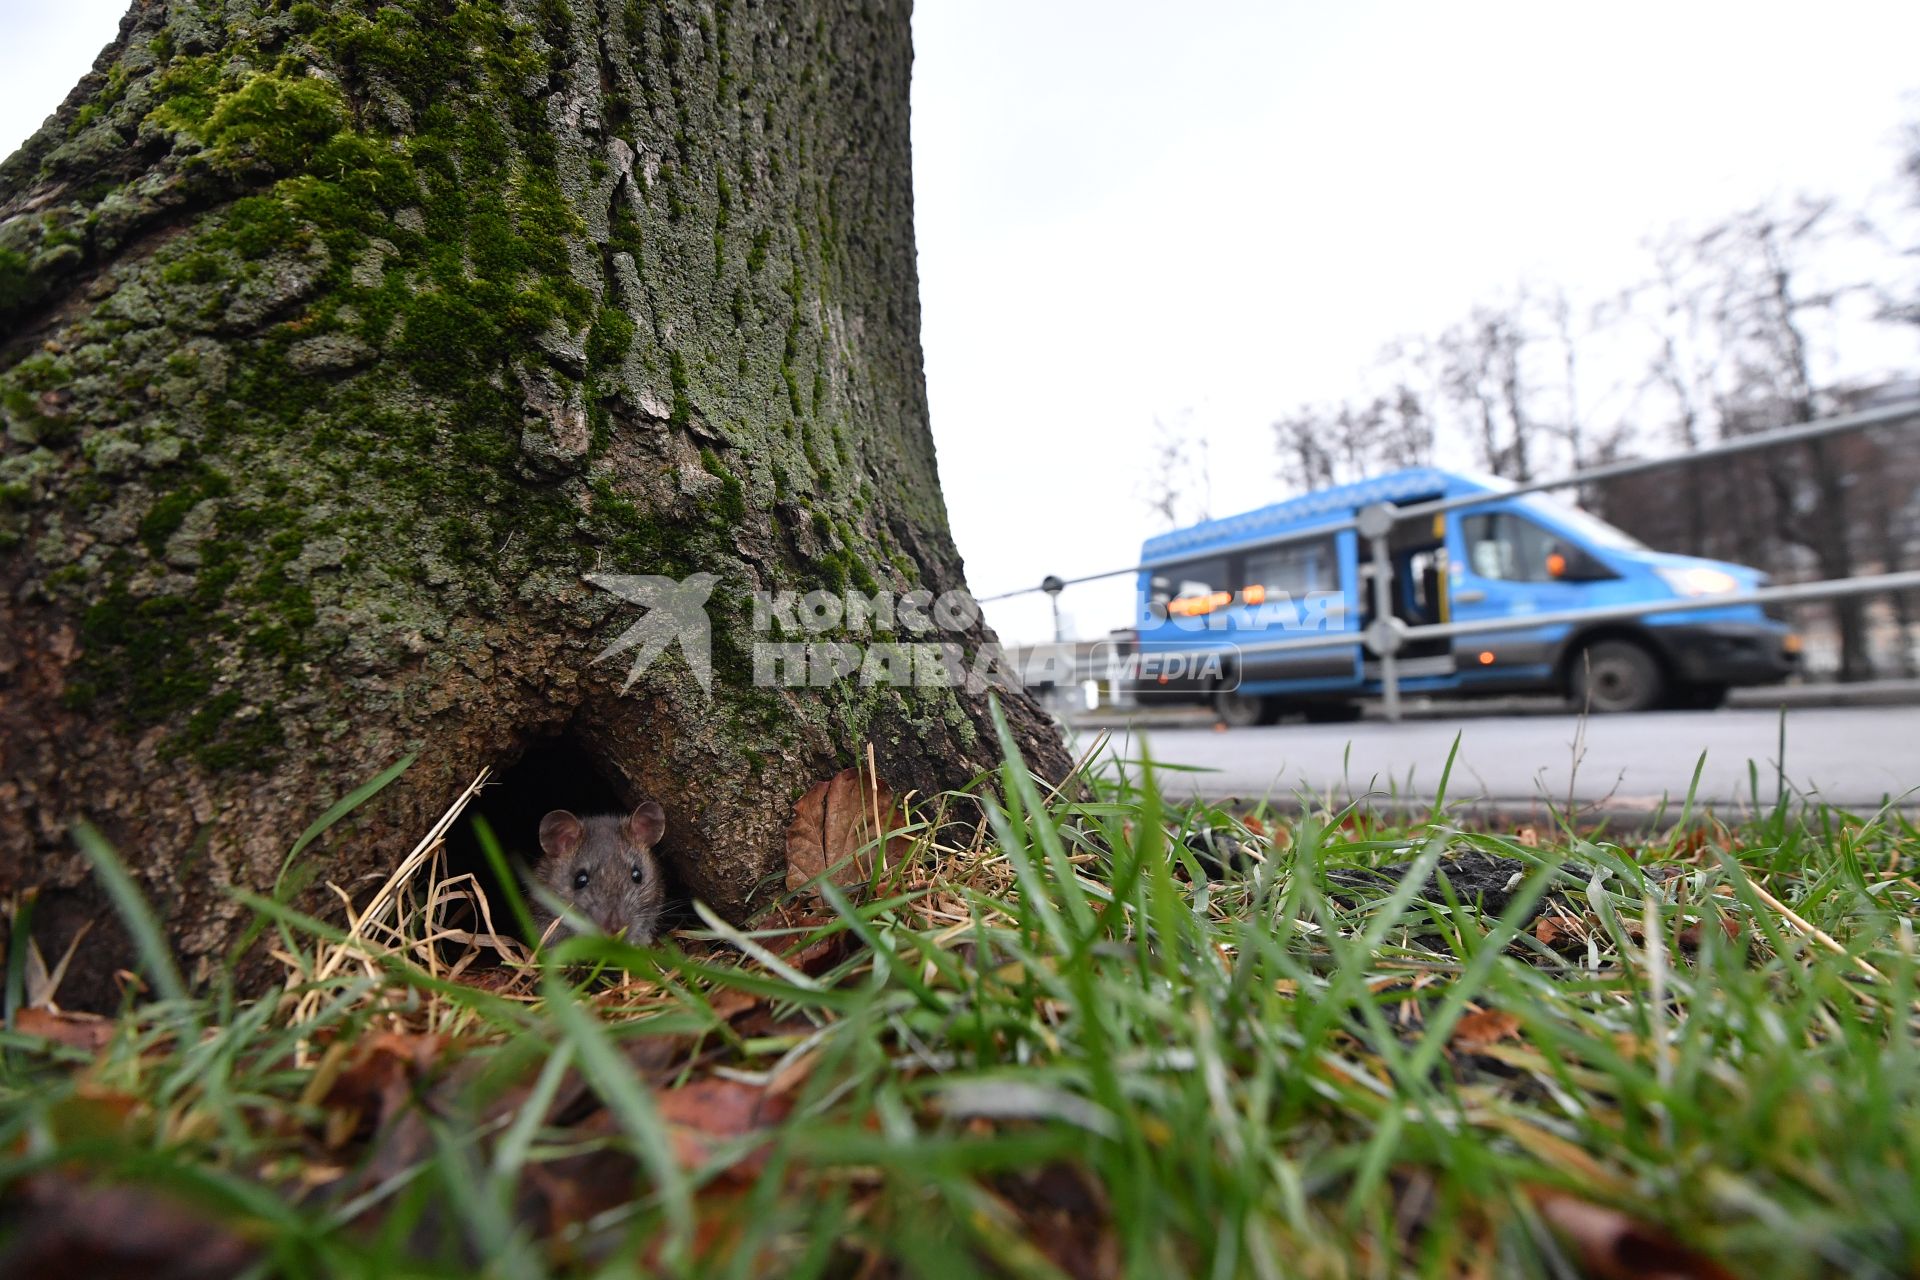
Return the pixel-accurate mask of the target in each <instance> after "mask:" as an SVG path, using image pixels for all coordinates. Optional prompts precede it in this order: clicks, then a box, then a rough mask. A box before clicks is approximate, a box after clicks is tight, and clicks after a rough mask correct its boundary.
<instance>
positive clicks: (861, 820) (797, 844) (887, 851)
mask: <svg viewBox="0 0 1920 1280" xmlns="http://www.w3.org/2000/svg"><path fill="white" fill-rule="evenodd" d="M876 821H877V822H878V823H879V824H880V825H879V827H878V828H877V829H876V827H875V825H874V824H875V822H876ZM905 822H906V818H905V815H904V814H903V813H902V812H901V811H900V807H899V805H898V803H897V802H896V801H895V799H894V794H893V790H892V788H890V787H888V786H887V784H886V783H884V782H881V781H880V780H878V779H876V778H871V777H869V776H868V775H867V774H865V773H864V772H863V771H861V770H860V769H842V770H841V771H840V772H839V773H836V774H835V775H834V776H833V777H831V778H829V779H827V780H826V781H825V782H816V783H815V784H814V785H813V786H812V787H810V788H809V789H808V790H807V793H806V794H805V795H803V796H801V797H800V799H799V801H798V802H797V803H796V804H795V805H794V809H793V820H792V821H791V822H790V823H788V824H787V888H789V889H802V888H805V887H806V886H807V885H809V884H812V883H814V882H815V881H817V880H819V879H820V878H821V877H822V876H827V877H828V878H830V879H831V880H832V881H833V883H834V884H837V885H840V886H842V887H843V888H847V887H852V886H854V885H858V884H861V883H864V882H865V881H866V880H867V878H868V877H869V876H870V875H871V874H872V872H873V856H874V853H875V851H876V848H879V850H880V852H881V853H882V865H883V866H885V867H892V866H896V865H898V864H899V863H900V862H901V861H903V860H904V859H905V858H906V856H907V850H908V848H909V847H910V844H911V842H910V841H909V840H908V839H907V838H906V837H905V836H903V835H900V834H898V832H899V829H900V828H901V827H902V826H904V825H905ZM881 832H884V833H886V839H885V840H884V841H881V840H880V839H879V836H880V834H881Z"/></svg>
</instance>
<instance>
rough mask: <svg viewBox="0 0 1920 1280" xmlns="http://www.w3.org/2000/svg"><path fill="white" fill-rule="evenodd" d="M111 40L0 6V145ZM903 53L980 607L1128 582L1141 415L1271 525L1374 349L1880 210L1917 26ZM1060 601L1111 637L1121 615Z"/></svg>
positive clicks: (1916, 85)
mask: <svg viewBox="0 0 1920 1280" xmlns="http://www.w3.org/2000/svg"><path fill="white" fill-rule="evenodd" d="M124 9H125V4H124V3H123V2H122V0H60V2H59V3H57V4H56V3H45V2H43V0H0V15H3V23H0V149H4V150H7V151H11V150H12V148H13V146H14V145H17V143H18V142H19V141H21V140H23V139H24V138H25V137H26V136H27V135H28V134H30V133H31V132H32V131H33V129H34V128H36V127H37V126H38V124H39V123H40V121H41V120H42V119H43V118H44V117H45V116H46V115H47V113H48V112H49V111H51V110H52V108H53V107H54V105H55V104H56V103H57V102H58V101H59V100H60V98H61V97H62V96H64V94H65V93H66V91H67V90H68V89H69V88H70V87H71V86H72V84H73V82H74V81H75V80H76V79H77V78H78V77H79V76H80V75H81V74H82V73H83V72H84V71H85V70H86V68H87V67H88V66H89V65H90V64H91V63H92V61H93V58H94V56H95V55H96V54H97V53H98V52H99V49H100V47H101V46H102V45H103V44H104V43H105V42H106V41H107V40H108V39H109V38H111V36H112V34H113V31H114V28H115V25H116V24H117V22H118V20H119V17H120V14H121V13H122V12H123V11H124ZM914 45H915V64H914V82H913V142H914V189H915V203H916V208H915V217H916V222H917V230H918V236H919V246H920V272H921V291H922V300H923V315H924V323H925V329H924V340H925V347H926V363H927V378H928V385H929V391H930V394H931V397H932V407H933V428H934V436H935V439H936V441H937V443H938V445H939V449H940V468H941V479H942V485H943V488H944V490H945V493H946V498H947V505H948V510H949V511H950V513H951V515H952V518H953V524H954V532H955V535H956V537H957V538H958V539H959V543H960V549H961V551H962V553H963V554H964V555H965V556H966V558H967V567H968V576H969V578H970V579H971V581H972V584H973V586H974V587H975V589H976V590H978V591H980V592H983V593H988V592H993V591H996V590H1002V589H1006V588H1010V587H1015V586H1024V585H1027V584H1029V583H1032V582H1034V581H1037V580H1038V579H1039V578H1040V577H1041V576H1042V575H1043V574H1046V573H1050V572H1051V573H1060V574H1064V575H1072V574H1077V573H1084V572H1091V571H1095V570H1098V569H1105V568H1110V567H1113V566H1115V565H1119V564H1125V563H1127V562H1129V561H1130V560H1131V558H1132V557H1133V555H1134V553H1135V552H1136V551H1137V549H1138V546H1139V543H1140V541H1141V539H1142V538H1143V537H1144V536H1145V535H1146V534H1147V533H1149V532H1153V531H1154V527H1153V525H1152V522H1151V520H1150V518H1149V516H1148V513H1147V511H1146V509H1145V506H1144V504H1143V502H1142V500H1141V497H1140V487H1141V482H1142V477H1143V474H1144V472H1145V471H1146V469H1147V466H1148V460H1147V450H1148V446H1149V444H1150V442H1151V439H1152V425H1153V419H1154V417H1155V415H1156V414H1158V415H1160V416H1162V417H1168V418H1173V417H1178V416H1180V415H1182V414H1191V423H1192V428H1193V430H1194V431H1195V433H1196V434H1203V435H1204V436H1205V437H1206V438H1207V440H1208V442H1209V445H1210V448H1209V457H1210V459H1211V463H1212V466H1211V471H1212V487H1213V509H1214V511H1215V513H1216V514H1226V513H1230V512H1232V511H1236V510H1242V509H1245V508H1249V507H1253V506H1258V505H1260V504H1261V503H1264V502H1267V501H1271V500H1273V499H1274V498H1275V497H1276V496H1278V494H1277V492H1276V490H1275V487H1274V482H1273V479H1272V477H1273V472H1274V460H1273V446H1272V439H1271V433H1270V431H1269V429H1268V424H1269V423H1270V422H1271V421H1272V419H1273V418H1274V417H1276V416H1277V415H1279V414H1280V413H1283V412H1285V411H1286V410H1288V409H1290V408H1292V407H1293V406H1295V405H1297V404H1299V403H1301V402H1302V401H1305V400H1324V399H1332V398H1336V397H1340V396H1344V395H1346V394H1348V393H1350V392H1352V391H1353V390H1355V387H1356V382H1357V379H1358V371H1359V370H1360V369H1362V368H1363V367H1364V366H1366V365H1367V364H1368V363H1370V362H1371V361H1372V360H1373V358H1374V356H1375V355H1376V353H1377V352H1378V350H1379V349H1380V347H1381V345H1382V344H1383V343H1385V342H1387V341H1389V340H1391V339H1393V338H1394V337H1396V336H1398V335H1401V334H1409V333H1432V332H1435V331H1437V330H1439V329H1442V328H1444V327H1445V326H1447V325H1448V324H1450V323H1452V322H1454V321H1455V320H1458V319H1459V318H1461V317H1462V316H1463V315H1464V314H1465V313H1466V312H1467V310H1468V309H1469V308H1470V307H1471V306H1472V305H1473V304H1474V302H1475V301H1477V300H1479V299H1482V298H1485V297H1490V296H1497V295H1499V294H1500V293H1502V292H1504V291H1509V290H1511V289H1512V288H1514V287H1515V286H1516V285H1518V284H1520V283H1522V282H1533V283H1536V284H1543V285H1552V284H1563V285H1565V286H1567V287H1569V288H1570V289H1572V290H1574V291H1576V293H1586V294H1588V295H1591V296H1598V295H1599V294H1603V293H1605V292H1608V291H1610V290H1612V289H1615V288H1618V287H1620V286H1621V285H1624V284H1625V283H1627V282H1628V281H1629V280H1630V279H1631V278H1632V277H1633V275H1634V273H1635V272H1637V271H1638V270H1639V259H1638V258H1637V256H1636V249H1637V246H1638V245H1639V244H1640V242H1641V241H1642V240H1643V239H1644V238H1645V237H1646V236H1647V235H1648V234H1650V233H1654V232H1657V231H1659V230H1661V229H1662V228H1665V227H1667V226H1670V225H1673V224H1675V223H1677V222H1688V221H1700V220H1705V219H1710V218H1713V217H1715V216H1717V215H1720V214H1725V213H1728V212H1731V211H1733V210H1735V209H1737V208H1740V207H1742V206H1745V205H1749V204H1752V203H1754V202H1756V201H1759V200H1763V199H1766V198H1769V197H1771V196H1774V195H1779V194H1786V193H1791V192H1794V191H1797V190H1801V189H1811V190H1815V191H1825V192H1833V193H1836V194H1839V195H1841V196H1843V197H1846V198H1849V199H1854V200H1862V199H1865V198H1867V196H1868V195H1869V194H1870V193H1872V192H1873V191H1874V190H1875V189H1876V188H1878V189H1880V190H1881V191H1882V192H1887V191H1890V190H1891V189H1892V186H1893V174H1894V168H1895V164H1896V159H1897V155H1898V151H1897V146H1896V144H1897V139H1898V134H1899V128H1900V126H1901V124H1902V122H1903V121H1913V120H1920V98H1916V97H1915V96H1914V93H1915V91H1916V90H1920V64H1916V62H1915V59H1914V56H1913V55H1914V51H1915V50H1916V49H1920V4H1915V3H1912V0H1900V2H1895V0H1880V2H1878V3H1837V2H1832V0H1830V2H1829V3H1824V4H1821V5H1819V6H1817V7H1815V6H1809V5H1805V4H1799V5H1786V4H1762V3H1755V2H1754V0H1740V2H1737V3H1707V2H1705V0H1691V2H1690V3H1686V4H1675V3H1672V0H1663V2H1662V3H1645V4H1641V3H1620V2H1616V3H1612V4H1608V5H1605V6H1596V5H1589V6H1577V7H1576V6H1572V5H1559V4H1542V3H1538V0H1530V2H1526V3H1510V4H1508V3H1468V2H1466V0H1445V2H1444V3H1411V2H1409V3H1367V2H1365V0H1342V2H1341V3H1338V4H1326V3H1309V2H1308V0H1289V2H1285V3H1280V2H1273V3H1252V2H1248V3H1205V2H1202V0H1196V2H1195V3H1190V4H1183V5H1169V4H1166V3H1164V0H921V3H920V5H919V6H918V12H917V13H916V15H915V18H914ZM1458 461H1461V462H1465V461H1466V459H1464V458H1462V459H1459V460H1458ZM1064 604H1065V605H1066V607H1067V609H1068V611H1069V612H1070V614H1071V615H1072V616H1073V620H1074V622H1075V623H1076V625H1077V626H1078V629H1079V630H1080V631H1082V632H1084V633H1095V632H1098V631H1102V630H1104V629H1105V628H1107V627H1109V626H1113V625H1119V624H1120V623H1123V622H1124V621H1125V620H1126V614H1127V589H1126V588H1124V587H1123V586H1121V585H1120V584H1114V585H1112V586H1110V587H1108V588H1106V589H1104V590H1100V589H1094V588H1086V589H1079V590H1076V591H1074V592H1070V593H1069V594H1068V596H1067V597H1066V598H1065V600H1064ZM990 616H992V617H993V618H994V619H995V621H996V622H997V623H998V624H999V625H1000V626H1001V629H1002V631H1003V633H1006V634H1007V636H1008V638H1010V639H1029V638H1036V637H1037V636H1038V635H1040V634H1044V633H1045V632H1046V630H1047V627H1048V624H1047V622H1046V614H1045V608H1044V603H1043V602H1041V601H1038V600H1036V601H1034V602H1032V603H1030V604H1026V605H1024V606H1021V605H1016V606H1013V607H1008V608H996V609H995V610H993V611H992V613H991V615H990Z"/></svg>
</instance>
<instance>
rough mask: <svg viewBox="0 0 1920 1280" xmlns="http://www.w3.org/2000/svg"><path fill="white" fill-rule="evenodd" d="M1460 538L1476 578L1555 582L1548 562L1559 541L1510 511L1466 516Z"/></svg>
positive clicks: (1556, 549)
mask: <svg viewBox="0 0 1920 1280" xmlns="http://www.w3.org/2000/svg"><path fill="white" fill-rule="evenodd" d="M1460 536H1461V537H1462V538H1463V539H1464V540H1465V541H1466V544H1467V564H1468V565H1470V566H1471V567H1472V569H1473V572H1474V573H1475V575H1477V576H1479V577H1482V578H1490V579H1493V580H1494V581H1497V582H1552V581H1554V575H1553V573H1552V571H1551V570H1550V569H1549V568H1548V565H1547V562H1548V559H1549V557H1551V556H1552V555H1553V554H1554V553H1555V552H1557V551H1558V550H1559V549H1560V539H1558V538H1557V537H1555V536H1554V535H1553V534H1551V533H1548V532H1547V531H1546V530H1545V529H1543V528H1541V527H1540V526H1539V525H1537V524H1535V523H1534V522H1533V521H1531V520H1529V519H1527V518H1526V517H1525V516H1519V515H1515V514H1514V513H1513V512H1511V511H1494V512H1488V513H1484V514H1481V515H1471V516H1463V517H1461V520H1460Z"/></svg>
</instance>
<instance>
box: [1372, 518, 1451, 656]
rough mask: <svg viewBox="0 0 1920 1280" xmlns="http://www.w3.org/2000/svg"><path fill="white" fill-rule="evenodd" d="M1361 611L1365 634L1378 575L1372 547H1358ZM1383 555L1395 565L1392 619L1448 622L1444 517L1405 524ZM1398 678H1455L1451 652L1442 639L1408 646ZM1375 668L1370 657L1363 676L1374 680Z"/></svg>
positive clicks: (1412, 642)
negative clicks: (1365, 675) (1374, 581)
mask: <svg viewBox="0 0 1920 1280" xmlns="http://www.w3.org/2000/svg"><path fill="white" fill-rule="evenodd" d="M1360 545H1361V567H1360V611H1361V628H1362V630H1364V629H1365V628H1366V627H1367V626H1368V625H1369V624H1371V623H1372V622H1373V618H1374V606H1373V601H1374V585H1373V577H1374V575H1375V574H1376V573H1377V572H1379V570H1378V567H1377V566H1376V564H1375V563H1374V557H1373V552H1372V548H1371V546H1370V545H1369V544H1368V543H1367V542H1365V541H1362V542H1361V544H1360ZM1387 554H1388V556H1389V557H1390V558H1391V562H1392V565H1393V578H1392V582H1391V589H1392V594H1393V615H1394V617H1396V618H1398V619H1400V621H1401V622H1403V623H1405V624H1406V625H1407V626H1409V627H1420V626H1431V625H1433V624H1435V623H1440V622H1445V621H1446V620H1447V598H1446V589H1445V584H1446V572H1447V542H1446V517H1445V516H1444V515H1441V516H1435V517H1433V519H1432V520H1431V521H1427V520H1407V521H1403V522H1402V523H1401V524H1399V525H1398V526H1396V527H1395V529H1394V530H1393V533H1392V534H1391V535H1389V537H1388V539H1387ZM1398 657H1399V664H1398V666H1399V675H1400V676H1401V677H1402V678H1416V677H1420V676H1439V675H1450V674H1452V672H1453V669H1454V667H1453V646H1452V645H1451V643H1450V642H1448V641H1447V640H1446V639H1444V638H1427V639H1415V640H1409V641H1408V642H1407V643H1406V644H1405V645H1404V646H1403V647H1402V648H1401V650H1400V652H1399V655H1398ZM1375 666H1376V663H1375V661H1374V660H1373V658H1372V655H1371V654H1369V655H1368V660H1367V673H1368V675H1369V676H1370V677H1371V676H1373V675H1375V670H1374V668H1375Z"/></svg>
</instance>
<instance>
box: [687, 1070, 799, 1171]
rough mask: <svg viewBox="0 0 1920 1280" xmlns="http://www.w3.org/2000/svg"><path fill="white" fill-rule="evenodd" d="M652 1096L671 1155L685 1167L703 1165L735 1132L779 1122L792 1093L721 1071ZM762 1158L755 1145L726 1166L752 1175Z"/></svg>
mask: <svg viewBox="0 0 1920 1280" xmlns="http://www.w3.org/2000/svg"><path fill="white" fill-rule="evenodd" d="M654 1099H655V1105H656V1106H658V1107H659V1109H660V1118H661V1119H662V1120H664V1121H666V1124H667V1132H668V1135H669V1136H670V1137H671V1138H672V1140H673V1150H674V1155H675V1156H676V1157H677V1158H678V1159H679V1161H680V1163H681V1164H682V1165H684V1166H686V1167H687V1168H688V1169H698V1168H701V1167H703V1166H705V1165H706V1164H708V1163H709V1162H710V1161H712V1159H713V1157H714V1155H715V1154H716V1153H717V1152H718V1151H719V1150H720V1149H721V1148H722V1147H723V1146H725V1145H727V1144H728V1143H730V1142H732V1141H733V1140H735V1139H737V1138H743V1137H746V1136H747V1135H749V1134H754V1133H759V1132H761V1131H762V1130H765V1129H769V1128H771V1127H772V1126H774V1125H777V1124H779V1123H780V1122H781V1121H782V1120H784V1119H786V1117H787V1113H788V1112H789V1111H791V1110H792V1109H793V1101H792V1099H791V1098H789V1097H787V1096H786V1095H785V1094H773V1093H769V1092H768V1091H767V1090H766V1089H764V1088H762V1087H760V1086H759V1085H751V1084H746V1083H744V1082H743V1081H739V1080H727V1079H724V1078H722V1077H719V1076H711V1077H708V1078H707V1079H704V1080H693V1081H689V1082H688V1083H686V1084H683V1085H681V1086H680V1087H679V1088H677V1089H663V1090H661V1091H660V1092H659V1093H657V1094H655V1095H654ZM766 1162H767V1152H766V1148H765V1147H764V1146H762V1147H757V1148H755V1149H754V1150H752V1151H749V1152H748V1153H747V1154H746V1155H744V1156H742V1157H741V1158H740V1159H739V1160H738V1161H736V1162H735V1163H734V1164H733V1165H732V1166H730V1167H729V1168H728V1170H727V1176H729V1177H735V1178H752V1177H754V1176H755V1175H757V1174H758V1173H759V1172H760V1169H761V1167H762V1166H764V1165H765V1164H766Z"/></svg>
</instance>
